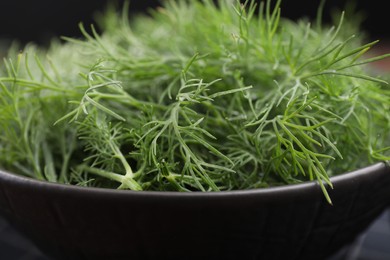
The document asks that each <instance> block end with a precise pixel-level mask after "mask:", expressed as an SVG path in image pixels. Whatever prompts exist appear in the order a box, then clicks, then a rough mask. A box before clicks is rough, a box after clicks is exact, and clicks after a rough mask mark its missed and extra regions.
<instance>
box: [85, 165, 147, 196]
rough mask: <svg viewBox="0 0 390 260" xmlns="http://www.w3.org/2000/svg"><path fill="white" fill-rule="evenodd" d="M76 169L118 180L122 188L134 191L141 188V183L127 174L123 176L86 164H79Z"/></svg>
mask: <svg viewBox="0 0 390 260" xmlns="http://www.w3.org/2000/svg"><path fill="white" fill-rule="evenodd" d="M78 169H79V170H81V171H85V172H89V173H92V174H96V175H98V176H101V177H104V178H107V179H110V180H113V181H116V182H119V183H121V185H120V187H122V188H128V189H130V190H135V191H140V190H142V187H141V185H139V183H138V182H137V181H135V180H134V179H132V178H130V177H129V176H123V175H121V174H117V173H114V172H110V171H106V170H103V169H99V168H95V167H90V166H86V165H81V166H80V167H79V168H78Z"/></svg>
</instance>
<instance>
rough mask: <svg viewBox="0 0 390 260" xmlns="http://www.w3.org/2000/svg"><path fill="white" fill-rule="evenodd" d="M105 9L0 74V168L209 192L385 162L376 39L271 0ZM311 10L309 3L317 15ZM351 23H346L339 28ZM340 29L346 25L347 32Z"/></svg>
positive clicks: (86, 181) (389, 146) (389, 96)
mask: <svg viewBox="0 0 390 260" xmlns="http://www.w3.org/2000/svg"><path fill="white" fill-rule="evenodd" d="M271 4H272V3H271V1H267V2H261V3H260V5H259V6H256V3H255V1H247V2H246V3H244V4H240V3H238V2H235V1H218V5H216V4H214V3H213V2H212V1H209V0H203V1H166V2H164V7H161V8H159V9H156V10H152V11H151V14H150V16H146V15H139V16H136V17H131V19H129V18H128V17H127V10H128V9H127V8H128V5H125V6H124V7H123V11H122V15H118V13H117V10H116V9H114V8H108V9H107V12H106V13H105V14H103V15H102V16H101V19H100V21H99V22H100V26H101V30H102V33H98V32H97V30H96V29H95V27H94V26H91V27H85V26H84V25H82V24H80V29H81V31H82V33H83V34H84V37H83V38H82V39H73V38H65V39H66V43H58V42H53V44H52V46H51V48H50V49H49V50H40V49H39V48H35V47H33V46H26V48H25V50H24V51H23V52H22V53H19V54H12V53H10V55H9V57H10V58H9V59H6V60H5V61H4V64H3V69H2V72H1V74H0V129H1V135H0V166H1V167H2V168H4V169H7V170H9V171H13V172H17V173H20V174H24V175H27V176H31V177H35V178H38V179H41V180H48V181H54V182H61V183H70V184H77V185H88V186H97V187H109V188H118V189H131V190H162V191H197V190H199V191H220V190H234V189H252V188H259V187H269V186H275V185H285V184H291V183H300V182H303V181H308V180H316V181H318V183H319V184H320V186H321V188H322V189H323V192H324V194H325V196H326V198H327V199H328V201H329V202H330V198H329V197H328V195H327V191H326V187H327V186H329V187H331V186H332V184H331V182H330V179H329V177H330V176H333V175H336V174H341V173H344V172H346V171H351V170H354V169H357V168H360V167H363V166H366V165H368V164H371V163H373V162H376V161H383V160H389V159H390V153H389V151H390V138H389V133H390V113H388V112H389V108H390V92H389V89H388V87H387V85H386V84H387V83H386V82H385V81H384V80H382V79H380V78H378V77H373V76H372V75H370V73H369V71H368V70H367V69H366V64H367V63H369V62H372V61H375V60H378V59H382V58H386V57H388V56H389V55H383V56H380V57H375V58H365V57H366V52H367V51H368V50H369V49H370V48H371V47H372V46H373V45H374V44H375V43H376V42H372V43H367V44H361V42H360V41H361V40H360V39H359V37H358V35H356V36H355V35H348V34H347V33H348V32H347V31H344V30H343V20H344V14H341V15H340V21H339V24H338V25H337V26H334V27H326V26H324V25H321V22H320V21H317V23H316V25H315V26H314V27H312V26H311V25H310V24H309V23H306V22H303V21H297V22H295V21H291V20H288V19H285V18H283V17H282V16H281V10H280V1H277V2H275V3H273V5H271ZM319 17H320V14H319ZM350 26H351V25H349V27H348V28H350ZM346 35H348V36H346Z"/></svg>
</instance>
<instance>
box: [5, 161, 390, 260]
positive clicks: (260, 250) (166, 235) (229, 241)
mask: <svg viewBox="0 0 390 260" xmlns="http://www.w3.org/2000/svg"><path fill="white" fill-rule="evenodd" d="M331 180H332V182H333V184H334V189H333V190H330V191H329V193H330V196H331V198H332V201H333V206H331V205H329V204H328V203H327V202H326V200H325V199H324V196H323V194H322V192H321V189H320V188H319V185H318V184H317V183H316V182H307V183H303V184H298V185H290V186H283V187H274V188H267V189H256V190H246V191H231V192H205V193H201V192H193V193H178V192H133V191H120V190H110V189H99V188H84V187H76V186H70V185H60V184H54V183H49V182H42V181H37V180H33V179H30V178H26V177H21V176H18V175H14V174H11V173H7V172H4V171H0V212H1V214H3V215H4V216H5V217H6V218H7V219H8V220H9V221H10V222H11V223H13V225H14V226H15V227H17V228H18V229H19V230H21V231H22V232H23V233H24V234H26V236H27V237H29V238H31V240H32V241H33V242H34V243H35V244H36V245H37V246H38V247H40V248H41V249H42V251H43V252H44V253H46V254H47V255H48V256H49V257H52V258H53V259H71V260H75V259H93V260H98V259H105V260H106V259H213V260H215V259H224V260H226V259H244V260H245V259H267V260H272V259H283V260H285V259H290V260H293V259H299V260H304V259H310V260H312V259H317V260H318V259H324V258H325V257H327V256H330V255H332V254H333V253H335V252H336V251H337V250H338V249H340V248H341V247H343V246H345V245H346V244H348V243H350V242H353V240H354V238H356V237H357V236H358V235H359V234H360V233H361V232H363V231H364V230H365V229H366V228H367V227H368V225H369V224H370V223H371V222H372V221H373V220H375V219H376V218H377V217H378V216H379V215H380V214H381V213H382V212H383V211H384V209H385V208H386V207H387V206H388V203H389V199H390V168H389V166H388V165H386V164H385V163H378V164H375V165H372V166H369V167H367V168H363V169H360V170H357V171H353V172H350V173H346V174H343V175H339V176H336V177H333V178H332V179H331Z"/></svg>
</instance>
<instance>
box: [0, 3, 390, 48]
mask: <svg viewBox="0 0 390 260" xmlns="http://www.w3.org/2000/svg"><path fill="white" fill-rule="evenodd" d="M108 1H109V0H0V39H3V40H4V39H8V40H10V41H14V40H17V41H19V42H20V43H22V44H24V43H27V42H31V41H33V42H36V43H39V44H45V43H47V42H48V40H49V39H50V38H52V37H57V36H69V37H78V36H80V33H79V29H78V23H79V22H81V21H82V22H84V23H85V24H88V23H92V22H93V21H94V18H93V17H94V13H95V11H97V10H103V9H104V8H105V7H106V4H107V3H108ZM272 1H273V2H275V0H272ZM116 2H118V3H121V2H123V1H120V0H117V1H116ZM319 2H320V0H317V1H313V0H282V16H284V17H288V18H291V19H297V18H300V17H302V16H305V17H311V18H313V17H315V14H316V11H317V7H318V6H319ZM347 2H352V3H355V5H356V9H357V10H358V11H359V12H360V13H363V14H364V16H365V19H364V22H363V24H362V29H363V30H364V31H366V32H367V35H368V36H369V37H370V38H372V39H384V38H389V37H390V35H389V34H390V32H389V29H388V25H389V18H388V16H387V15H389V14H388V9H387V8H386V7H385V4H386V1H383V0H381V1H379V0H370V1H364V0H355V1H354V0H352V1H351V0H326V4H325V13H324V17H325V18H326V19H325V21H329V17H330V13H331V11H332V10H334V9H339V10H344V9H345V8H344V7H345V5H346V3H347ZM159 3H160V1H156V0H132V1H130V6H131V10H132V11H133V12H139V11H145V10H146V9H147V7H151V6H156V5H158V4H159ZM385 12H386V13H385Z"/></svg>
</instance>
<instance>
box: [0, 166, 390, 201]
mask: <svg viewBox="0 0 390 260" xmlns="http://www.w3.org/2000/svg"><path fill="white" fill-rule="evenodd" d="M387 171H388V172H390V165H389V164H388V163H386V162H378V163H375V164H372V165H369V166H366V167H363V168H360V169H356V170H353V171H349V172H345V173H343V174H340V175H336V176H332V177H330V181H331V183H332V184H333V186H334V189H333V190H332V191H334V190H335V189H337V187H338V186H343V185H349V184H350V183H351V182H352V183H356V182H359V180H360V179H365V178H367V177H369V175H372V174H373V173H375V172H379V173H382V172H387ZM7 183H8V184H10V183H11V184H12V185H14V186H15V185H17V186H24V187H29V188H33V189H34V190H35V191H38V190H44V191H48V190H50V191H53V190H54V191H58V192H60V193H66V194H80V193H83V194H90V195H92V196H93V195H96V194H99V195H104V196H115V197H118V196H120V197H128V196H131V197H137V198H139V197H141V198H150V199H156V198H158V199H163V198H167V199H170V198H175V199H204V198H207V199H210V198H215V199H218V198H226V197H252V196H258V195H261V196H265V197H269V196H270V197H274V196H275V195H276V194H277V195H278V196H281V197H284V196H291V195H293V194H295V195H298V196H301V195H306V196H307V194H309V193H310V194H312V195H314V194H320V195H321V196H323V194H322V191H321V188H320V185H319V183H318V182H317V181H316V180H313V181H305V182H302V183H298V184H289V185H281V186H272V187H266V188H256V189H247V190H230V191H217V192H216V191H206V192H177V191H132V190H117V189H110V188H100V187H83V186H77V185H71V184H62V183H54V182H49V181H43V180H37V179H34V178H32V177H27V176H22V175H18V174H15V173H11V172H8V171H5V170H1V169H0V191H1V189H4V188H5V186H6V185H4V184H7ZM325 187H326V188H327V189H329V190H331V188H330V187H329V185H327V184H325ZM313 192H314V193H313Z"/></svg>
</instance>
